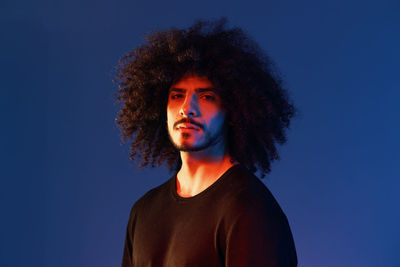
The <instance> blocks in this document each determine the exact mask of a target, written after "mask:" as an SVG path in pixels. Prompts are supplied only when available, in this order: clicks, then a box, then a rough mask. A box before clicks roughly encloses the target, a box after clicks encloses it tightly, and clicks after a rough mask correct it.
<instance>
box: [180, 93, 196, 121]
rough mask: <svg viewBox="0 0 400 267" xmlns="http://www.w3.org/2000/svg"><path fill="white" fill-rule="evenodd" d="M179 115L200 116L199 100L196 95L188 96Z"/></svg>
mask: <svg viewBox="0 0 400 267" xmlns="http://www.w3.org/2000/svg"><path fill="white" fill-rule="evenodd" d="M179 114H180V115H181V116H183V117H196V116H198V114H199V112H198V107H197V99H196V95H195V94H192V95H191V96H190V95H188V96H186V98H185V101H184V102H183V104H182V106H181V109H180V110H179Z"/></svg>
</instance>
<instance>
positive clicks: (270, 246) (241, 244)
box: [225, 204, 297, 267]
mask: <svg viewBox="0 0 400 267" xmlns="http://www.w3.org/2000/svg"><path fill="white" fill-rule="evenodd" d="M225 266H227V267H236V266H241V267H244V266H254V267H258V266H264V267H295V266H297V256H296V250H295V247H294V242H293V237H292V234H291V231H290V228H289V224H288V222H287V219H286V216H285V215H284V214H283V212H281V211H280V210H276V209H272V210H270V209H267V208H265V207H263V206H261V205H257V204H255V205H252V206H251V207H249V208H247V209H246V210H244V211H242V212H240V213H239V214H238V216H237V217H236V218H235V219H234V220H233V222H232V224H231V226H230V228H229V231H228V233H227V240H226V254H225Z"/></svg>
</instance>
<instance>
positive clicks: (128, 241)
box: [122, 207, 135, 267]
mask: <svg viewBox="0 0 400 267" xmlns="http://www.w3.org/2000/svg"><path fill="white" fill-rule="evenodd" d="M134 217H135V212H134V208H133V207H132V209H131V212H130V215H129V220H128V225H127V227H126V235H125V245H124V254H123V257H122V267H133V263H134V261H133V255H132V252H133V227H134Z"/></svg>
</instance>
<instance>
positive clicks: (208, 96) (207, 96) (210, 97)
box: [201, 95, 215, 101]
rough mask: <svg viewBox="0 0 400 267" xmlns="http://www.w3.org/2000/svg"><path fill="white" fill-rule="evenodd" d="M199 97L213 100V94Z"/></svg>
mask: <svg viewBox="0 0 400 267" xmlns="http://www.w3.org/2000/svg"><path fill="white" fill-rule="evenodd" d="M201 98H204V99H205V100H211V101H214V100H215V96H213V95H202V96H201Z"/></svg>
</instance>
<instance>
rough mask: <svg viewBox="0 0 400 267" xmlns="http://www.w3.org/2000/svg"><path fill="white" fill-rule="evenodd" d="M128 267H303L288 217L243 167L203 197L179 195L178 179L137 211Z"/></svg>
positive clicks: (154, 193) (127, 255) (127, 247)
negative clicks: (299, 263) (298, 257)
mask: <svg viewBox="0 0 400 267" xmlns="http://www.w3.org/2000/svg"><path fill="white" fill-rule="evenodd" d="M122 266H123V267H128V266H129V267H132V266H140V267H141V266H146V267H147V266H171V267H180V266H207V267H211V266H228V267H233V266H241V267H243V266H271V267H292V266H297V256H296V250H295V245H294V242H293V238H292V233H291V231H290V228H289V224H288V221H287V218H286V216H285V214H284V213H283V212H282V210H281V208H280V207H279V204H278V203H277V202H276V200H275V198H274V197H273V196H272V194H271V192H270V191H269V190H268V189H267V187H266V186H265V185H264V184H263V183H262V182H261V181H260V180H259V179H258V178H257V177H256V176H254V175H253V174H251V173H250V172H249V171H248V170H247V169H246V168H245V167H243V166H242V165H240V164H239V165H235V166H233V167H231V168H230V169H229V170H227V171H226V172H225V173H224V174H223V175H222V176H221V177H220V178H219V179H218V180H217V181H216V182H214V183H213V184H212V185H211V186H209V187H208V188H207V189H205V190H204V191H202V192H201V193H199V194H197V195H195V196H193V197H188V198H184V197H181V196H179V195H178V194H177V190H176V175H174V176H173V177H171V178H170V179H169V180H168V181H167V182H165V183H164V184H162V185H160V186H158V187H156V188H154V189H152V190H150V191H149V192H148V193H146V194H145V195H144V196H143V197H141V198H140V199H139V200H138V201H137V202H136V203H135V204H134V205H133V207H132V210H131V214H130V218H129V222H128V225H127V232H126V240H125V249H124V256H123V260H122Z"/></svg>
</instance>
